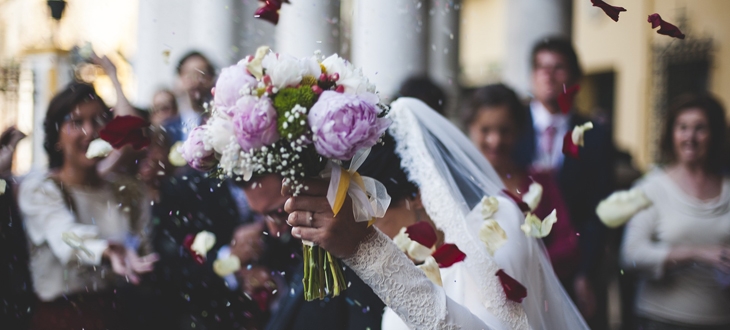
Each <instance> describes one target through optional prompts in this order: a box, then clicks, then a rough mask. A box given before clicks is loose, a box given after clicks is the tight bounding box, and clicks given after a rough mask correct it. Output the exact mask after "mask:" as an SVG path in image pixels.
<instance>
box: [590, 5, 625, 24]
mask: <svg viewBox="0 0 730 330" xmlns="http://www.w3.org/2000/svg"><path fill="white" fill-rule="evenodd" d="M591 3H593V6H594V7H598V8H601V9H603V12H604V13H606V15H608V17H610V18H611V19H612V20H613V21H614V22H618V14H620V13H621V12H622V11H626V8H624V7H617V6H611V5H609V4H607V3H605V2H603V0H591Z"/></svg>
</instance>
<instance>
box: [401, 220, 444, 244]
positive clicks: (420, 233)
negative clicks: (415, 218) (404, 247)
mask: <svg viewBox="0 0 730 330" xmlns="http://www.w3.org/2000/svg"><path fill="white" fill-rule="evenodd" d="M406 234H408V238H410V239H411V240H413V241H416V242H418V243H419V244H421V245H423V246H425V247H427V248H431V247H432V246H434V245H435V244H436V240H437V238H436V230H434V229H433V227H431V224H429V223H428V222H426V221H419V222H416V223H414V224H412V225H410V226H408V228H406Z"/></svg>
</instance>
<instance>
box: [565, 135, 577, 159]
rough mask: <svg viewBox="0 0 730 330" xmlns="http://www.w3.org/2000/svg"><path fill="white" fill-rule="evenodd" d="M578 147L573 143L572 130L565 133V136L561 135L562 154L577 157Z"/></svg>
mask: <svg viewBox="0 0 730 330" xmlns="http://www.w3.org/2000/svg"><path fill="white" fill-rule="evenodd" d="M579 150H580V148H579V147H578V146H577V145H576V144H575V143H573V131H572V130H570V131H568V133H565V136H564V137H563V155H565V156H567V157H570V158H575V159H579V158H580V157H578V151H579Z"/></svg>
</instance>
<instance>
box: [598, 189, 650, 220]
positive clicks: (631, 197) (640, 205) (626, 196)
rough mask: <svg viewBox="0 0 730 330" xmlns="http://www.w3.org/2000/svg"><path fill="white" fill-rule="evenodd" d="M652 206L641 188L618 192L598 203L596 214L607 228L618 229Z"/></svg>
mask: <svg viewBox="0 0 730 330" xmlns="http://www.w3.org/2000/svg"><path fill="white" fill-rule="evenodd" d="M651 204H652V202H651V201H650V200H649V199H648V198H646V195H644V193H643V192H642V191H641V189H639V188H634V189H631V190H624V191H617V192H615V193H613V194H611V196H608V198H606V199H604V200H602V201H601V202H600V203H598V207H596V214H598V217H599V218H600V219H601V221H602V222H603V223H604V224H605V225H606V226H607V227H609V228H616V227H619V226H621V225H623V224H625V223H626V222H627V221H629V219H631V217H632V216H634V214H636V213H637V212H639V211H641V210H643V209H645V208H647V207H649V206H651Z"/></svg>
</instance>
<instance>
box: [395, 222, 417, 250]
mask: <svg viewBox="0 0 730 330" xmlns="http://www.w3.org/2000/svg"><path fill="white" fill-rule="evenodd" d="M411 242H413V241H412V240H411V239H410V238H408V234H406V227H403V228H401V229H400V231H399V232H398V234H397V235H395V237H393V243H395V245H397V246H398V248H399V249H400V250H401V251H403V252H406V251H408V247H409V246H411Z"/></svg>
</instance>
